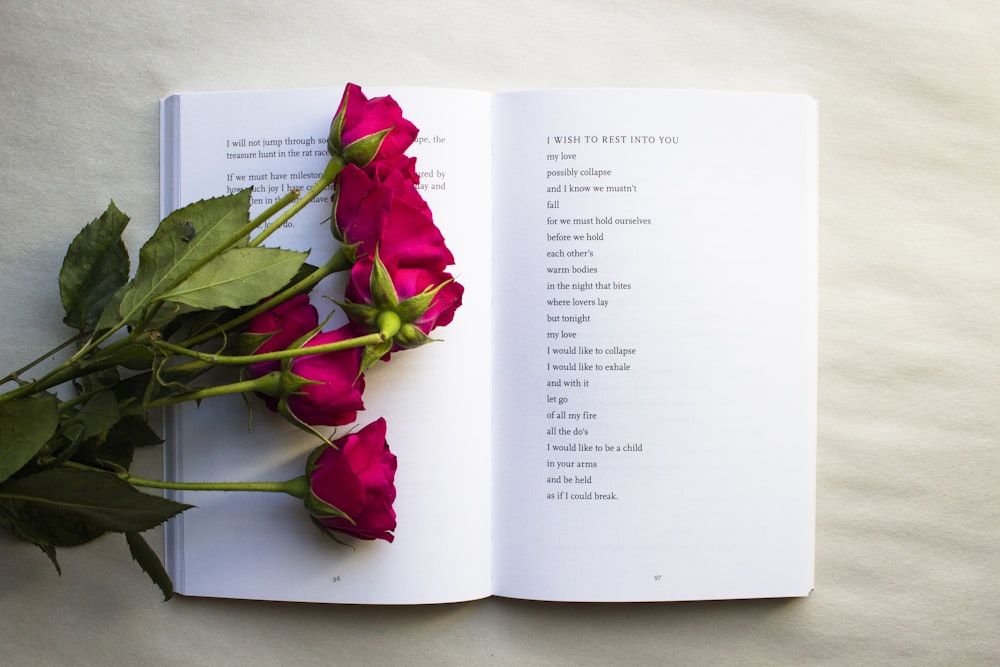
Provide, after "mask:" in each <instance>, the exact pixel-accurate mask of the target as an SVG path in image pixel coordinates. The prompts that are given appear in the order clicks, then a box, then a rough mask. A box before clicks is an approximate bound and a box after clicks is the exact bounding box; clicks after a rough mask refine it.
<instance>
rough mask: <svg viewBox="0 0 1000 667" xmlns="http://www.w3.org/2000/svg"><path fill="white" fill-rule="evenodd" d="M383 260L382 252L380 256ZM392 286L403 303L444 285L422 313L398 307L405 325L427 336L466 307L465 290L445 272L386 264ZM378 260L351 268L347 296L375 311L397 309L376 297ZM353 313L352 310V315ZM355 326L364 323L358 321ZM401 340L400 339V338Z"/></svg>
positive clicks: (350, 300) (363, 262) (355, 302)
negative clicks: (373, 282)
mask: <svg viewBox="0 0 1000 667" xmlns="http://www.w3.org/2000/svg"><path fill="white" fill-rule="evenodd" d="M379 258H380V259H381V252H380V253H379ZM383 264H385V268H386V271H387V272H388V274H389V278H390V279H391V281H392V287H393V289H395V292H396V300H397V302H399V303H400V304H402V303H403V302H405V301H406V300H407V299H409V298H411V297H415V296H417V295H420V294H424V293H426V292H430V291H433V290H434V289H435V288H438V287H439V286H442V285H443V286H442V287H441V288H440V289H439V290H438V292H437V294H435V295H434V298H433V299H431V301H430V303H429V304H427V306H426V308H425V309H423V310H422V311H421V312H419V313H413V312H409V311H408V309H405V308H404V307H403V306H400V307H399V308H397V309H396V310H397V311H406V312H400V316H401V320H402V323H403V324H404V325H412V326H414V327H416V328H417V329H419V330H420V331H422V332H423V333H425V334H429V333H430V332H431V330H432V329H435V328H437V327H443V326H445V325H447V324H449V323H450V322H451V321H452V319H453V318H454V317H455V311H456V310H458V308H459V306H461V305H462V294H463V293H464V292H465V288H464V287H462V285H461V284H459V283H457V282H455V280H454V279H453V278H452V276H451V274H450V273H447V272H445V271H428V270H427V269H423V268H411V267H399V266H394V265H393V264H392V263H391V262H383ZM373 269H374V261H373V260H372V259H371V258H370V257H365V258H364V259H361V260H358V262H357V263H356V264H355V265H354V266H353V267H352V268H351V276H350V280H349V281H348V283H347V290H346V293H345V296H346V297H347V300H348V301H349V302H350V303H352V304H360V305H363V306H370V307H371V308H372V309H375V310H383V309H386V308H389V309H393V307H392V306H389V305H388V304H380V303H376V299H375V298H374V297H373V295H372V289H371V276H372V271H373ZM351 315H352V310H351V309H348V316H351ZM355 324H362V325H363V324H364V323H361V322H357V321H355ZM404 337H405V334H404ZM397 340H398V339H397Z"/></svg>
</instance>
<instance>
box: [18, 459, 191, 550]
mask: <svg viewBox="0 0 1000 667" xmlns="http://www.w3.org/2000/svg"><path fill="white" fill-rule="evenodd" d="M189 507H191V506H190V505H184V504H182V503H177V502H174V501H172V500H168V499H166V498H161V497H159V496H153V495H150V494H147V493H142V492H140V491H137V490H136V489H135V488H133V487H132V486H131V485H130V484H128V483H127V482H125V481H123V480H121V479H119V478H118V477H115V476H114V475H112V474H109V473H102V472H96V471H87V470H71V469H67V468H52V469H49V470H43V471H42V472H40V473H37V474H35V475H30V476H28V477H24V478H21V479H16V480H11V481H8V482H6V483H4V484H3V485H0V511H2V512H3V514H5V515H6V516H7V518H8V519H10V520H11V521H12V522H13V523H14V527H15V532H16V533H17V534H18V535H19V536H21V537H22V538H24V539H28V540H30V541H32V542H34V543H35V544H38V545H40V546H46V545H48V546H57V547H60V546H75V545H78V544H83V543H85V542H89V541H90V540H92V539H94V538H96V537H99V536H100V535H102V534H104V533H106V532H119V533H123V532H142V531H144V530H148V529H150V528H153V527H155V526H158V525H159V524H161V523H163V522H164V521H166V520H167V519H169V518H170V517H172V516H174V515H176V514H178V513H180V512H183V511H184V510H186V509H188V508H189Z"/></svg>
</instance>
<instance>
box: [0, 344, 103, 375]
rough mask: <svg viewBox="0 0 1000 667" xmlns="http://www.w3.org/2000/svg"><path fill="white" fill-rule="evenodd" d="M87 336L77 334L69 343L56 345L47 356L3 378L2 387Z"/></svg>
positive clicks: (44, 355)
mask: <svg viewBox="0 0 1000 667" xmlns="http://www.w3.org/2000/svg"><path fill="white" fill-rule="evenodd" d="M86 336H87V334H85V333H79V334H77V335H75V336H73V337H72V338H70V339H69V340H67V341H64V342H62V343H60V344H59V345H56V346H55V347H54V348H52V349H51V350H49V351H48V352H46V353H45V354H43V355H42V356H40V357H38V358H37V359H35V360H34V361H32V362H30V363H28V364H26V365H24V366H22V367H21V368H18V369H17V370H16V371H13V372H12V373H10V374H9V375H7V377H5V378H3V379H0V385H4V384H7V383H8V382H10V381H12V380H13V381H17V380H18V378H19V377H20V376H21V375H22V374H23V373H27V372H28V371H30V370H31V369H32V368H34V367H35V366H37V365H38V364H40V363H42V362H43V361H45V360H46V359H48V358H49V357H52V356H53V355H55V354H57V353H58V352H59V351H60V350H62V349H63V348H67V347H69V346H70V345H72V344H73V343H76V342H78V341H80V340H82V339H84V338H85V337H86Z"/></svg>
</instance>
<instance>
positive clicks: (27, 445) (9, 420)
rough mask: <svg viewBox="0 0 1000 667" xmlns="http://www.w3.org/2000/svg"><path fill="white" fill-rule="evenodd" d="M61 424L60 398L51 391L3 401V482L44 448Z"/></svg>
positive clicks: (0, 445) (0, 405)
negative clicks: (50, 392)
mask: <svg viewBox="0 0 1000 667" xmlns="http://www.w3.org/2000/svg"><path fill="white" fill-rule="evenodd" d="M58 426H59V399H57V398H56V397H55V396H54V395H52V394H37V395H35V396H30V397H28V398H22V399H19V400H14V401H7V402H6V403H0V482H3V481H5V480H6V479H8V478H9V477H10V476H11V475H13V474H14V473H15V472H17V471H18V470H20V469H21V468H22V467H23V466H24V464H26V463H27V462H28V461H30V460H31V459H32V458H34V456H35V455H36V454H37V453H38V452H39V451H41V449H42V447H44V446H45V443H46V442H48V440H49V438H51V437H52V435H53V434H54V433H55V432H56V428H57V427H58Z"/></svg>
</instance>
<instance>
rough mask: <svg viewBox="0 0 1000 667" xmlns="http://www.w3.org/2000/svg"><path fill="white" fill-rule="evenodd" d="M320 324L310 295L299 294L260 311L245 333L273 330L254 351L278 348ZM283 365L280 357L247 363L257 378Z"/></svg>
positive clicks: (258, 333)
mask: <svg viewBox="0 0 1000 667" xmlns="http://www.w3.org/2000/svg"><path fill="white" fill-rule="evenodd" d="M318 326H319V314H318V313H317V312H316V308H315V307H313V305H312V304H311V303H309V297H308V296H307V295H305V294H299V295H297V296H294V297H292V298H291V299H289V300H288V301H285V302H284V303H281V304H278V305H277V306H275V307H274V308H272V309H271V310H269V311H267V312H264V313H261V314H260V315H257V316H256V317H254V318H253V319H252V320H250V323H249V324H248V325H247V329H246V333H248V334H255V335H266V334H271V337H270V338H268V339H267V340H265V341H264V342H263V343H261V344H260V346H259V347H257V349H256V350H255V354H264V353H266V352H278V351H280V350H284V349H287V348H288V346H289V345H291V344H292V343H294V342H295V341H297V340H298V339H299V338H302V337H303V336H305V335H306V334H307V333H309V332H310V331H312V330H313V329H315V328H316V327H318ZM279 368H281V362H280V361H262V362H260V363H257V364H251V365H250V366H248V367H247V372H248V374H249V375H250V377H253V378H256V377H260V376H261V375H266V374H267V373H270V372H271V371H276V370H278V369H279Z"/></svg>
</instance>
